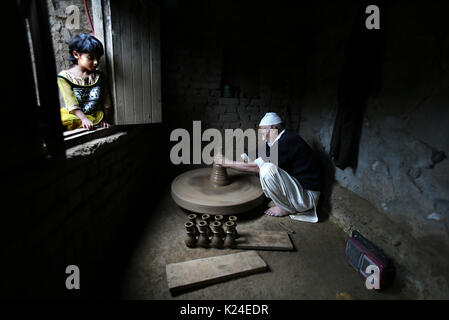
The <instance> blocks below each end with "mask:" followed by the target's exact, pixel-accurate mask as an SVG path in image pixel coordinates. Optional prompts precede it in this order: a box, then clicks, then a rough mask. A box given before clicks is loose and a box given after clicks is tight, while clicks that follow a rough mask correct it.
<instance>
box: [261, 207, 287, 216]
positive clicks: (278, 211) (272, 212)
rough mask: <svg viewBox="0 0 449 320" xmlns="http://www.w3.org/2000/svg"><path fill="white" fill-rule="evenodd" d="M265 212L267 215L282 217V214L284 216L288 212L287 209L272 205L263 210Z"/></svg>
mask: <svg viewBox="0 0 449 320" xmlns="http://www.w3.org/2000/svg"><path fill="white" fill-rule="evenodd" d="M265 214H267V215H269V216H275V217H282V216H286V215H288V214H289V213H288V212H287V211H284V210H282V209H281V208H279V207H277V206H274V207H271V208H270V209H268V210H267V211H265Z"/></svg>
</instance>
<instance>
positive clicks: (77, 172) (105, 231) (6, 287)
mask: <svg viewBox="0 0 449 320" xmlns="http://www.w3.org/2000/svg"><path fill="white" fill-rule="evenodd" d="M158 130H160V127H158V126H152V127H147V126H143V127H139V128H134V129H129V130H127V132H126V133H118V134H115V135H113V136H112V137H109V138H107V139H108V142H107V143H104V139H99V140H94V141H92V142H89V143H88V144H85V145H82V146H79V147H74V148H72V149H68V150H67V160H65V161H63V162H62V163H52V162H51V161H50V160H49V161H48V162H47V163H46V164H44V165H43V166H42V167H39V168H32V167H29V168H22V169H21V170H16V171H15V172H13V174H12V175H11V176H10V177H8V178H7V179H5V180H4V181H5V184H6V185H8V186H9V188H7V194H6V196H5V199H8V200H7V203H6V207H4V209H3V210H2V218H3V219H2V220H3V221H2V224H1V225H2V232H1V237H2V239H1V240H2V251H1V257H0V259H1V261H2V270H4V272H3V273H2V274H3V275H4V277H3V279H2V282H1V291H2V294H4V295H5V296H8V297H18V296H22V297H23V296H29V297H50V296H54V297H64V296H69V297H73V296H75V297H77V296H79V297H85V296H89V295H94V292H97V294H98V296H102V295H105V294H108V292H107V290H106V289H105V287H104V286H106V285H111V286H113V287H114V286H115V287H114V288H116V286H117V285H118V284H117V283H114V281H119V279H118V276H119V274H117V273H116V274H115V275H114V276H111V272H114V271H116V270H118V269H119V267H120V263H121V261H122V260H121V257H122V255H123V254H127V253H129V252H130V250H129V247H126V245H127V244H129V241H130V239H132V234H133V233H132V232H131V231H129V230H131V229H129V228H133V227H135V226H136V225H138V221H139V219H140V218H142V217H143V216H147V215H148V214H149V213H150V212H149V211H145V210H142V209H139V210H138V208H141V207H142V206H143V205H144V206H145V207H147V205H148V201H151V199H154V198H153V195H154V196H156V194H157V190H156V189H155V188H154V187H152V181H153V179H155V180H156V181H158V180H159V179H158V178H157V177H158V172H160V171H159V170H154V168H155V167H154V166H153V165H157V166H159V167H160V166H161V163H160V157H159V158H156V157H154V154H153V153H152V152H151V150H150V147H149V145H148V141H149V140H150V138H151V136H153V135H154V134H155V133H156V132H159V131H158ZM153 146H154V147H157V146H158V145H157V142H156V144H153ZM159 147H160V146H159ZM77 148H78V149H80V148H81V149H80V150H77ZM83 148H84V149H83ZM86 150H89V153H88V154H86ZM159 150H160V149H159ZM159 181H160V180H159ZM142 195H143V196H144V197H142ZM141 199H145V200H141ZM128 227H129V228H128ZM71 264H74V265H77V266H78V267H79V268H80V272H81V289H82V290H79V291H76V290H73V291H69V290H67V289H66V288H65V279H66V277H67V275H66V274H65V268H66V267H67V266H68V265H71ZM108 281H112V282H113V283H108ZM109 294H111V292H109Z"/></svg>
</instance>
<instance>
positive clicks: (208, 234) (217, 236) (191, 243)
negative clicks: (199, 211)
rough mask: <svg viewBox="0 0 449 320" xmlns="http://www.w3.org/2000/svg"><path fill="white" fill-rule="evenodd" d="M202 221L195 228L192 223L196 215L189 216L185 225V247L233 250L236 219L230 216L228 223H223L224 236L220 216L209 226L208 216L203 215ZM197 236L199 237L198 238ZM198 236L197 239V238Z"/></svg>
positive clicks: (221, 217) (236, 235) (236, 234)
mask: <svg viewBox="0 0 449 320" xmlns="http://www.w3.org/2000/svg"><path fill="white" fill-rule="evenodd" d="M202 218H203V220H200V221H198V223H197V226H198V229H197V226H196V225H195V223H194V221H195V220H196V215H195V214H191V215H189V220H190V221H188V222H186V223H185V227H186V231H187V237H186V239H185V241H184V242H185V244H186V246H188V247H190V248H194V247H196V246H199V247H203V248H208V247H213V248H220V249H221V248H235V239H236V238H237V237H238V233H237V230H236V225H237V224H236V222H235V221H236V220H237V217H235V216H230V217H229V221H226V222H225V226H226V234H225V232H224V230H223V226H222V223H221V221H222V220H223V216H222V215H216V216H215V221H214V222H212V223H211V224H210V227H209V225H208V223H207V221H208V220H209V219H210V215H208V214H205V215H203V216H202ZM198 235H199V236H198ZM197 236H198V238H197Z"/></svg>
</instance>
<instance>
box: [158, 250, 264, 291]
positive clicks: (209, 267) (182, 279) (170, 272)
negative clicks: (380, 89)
mask: <svg viewBox="0 0 449 320" xmlns="http://www.w3.org/2000/svg"><path fill="white" fill-rule="evenodd" d="M266 269H268V266H267V264H266V263H265V261H263V260H262V258H261V257H260V256H259V255H258V254H257V252H256V251H246V252H239V253H233V254H228V255H223V256H215V257H209V258H203V259H196V260H190V261H185V262H179V263H170V264H167V265H166V273H167V281H168V288H169V290H170V292H172V293H175V292H179V291H183V290H188V289H193V288H196V287H200V286H204V285H209V284H212V283H216V282H220V281H224V280H227V279H230V278H234V277H238V276H242V275H248V274H252V273H256V272H260V271H264V270H266Z"/></svg>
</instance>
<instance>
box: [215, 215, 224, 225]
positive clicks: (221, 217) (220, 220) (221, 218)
mask: <svg viewBox="0 0 449 320" xmlns="http://www.w3.org/2000/svg"><path fill="white" fill-rule="evenodd" d="M214 218H215V221H219V222H221V223H223V219H224V217H223V216H222V215H221V214H217V215H216V216H215V217H214Z"/></svg>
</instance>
